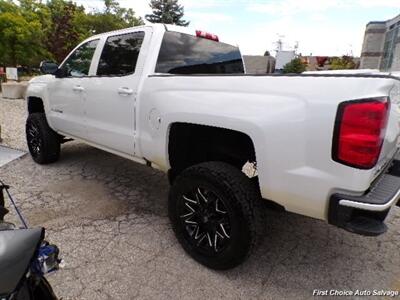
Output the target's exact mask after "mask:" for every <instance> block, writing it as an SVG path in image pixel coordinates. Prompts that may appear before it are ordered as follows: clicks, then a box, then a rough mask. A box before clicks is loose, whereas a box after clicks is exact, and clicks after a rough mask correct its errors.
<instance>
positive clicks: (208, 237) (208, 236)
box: [207, 232, 213, 247]
mask: <svg viewBox="0 0 400 300" xmlns="http://www.w3.org/2000/svg"><path fill="white" fill-rule="evenodd" d="M207 239H208V244H209V245H210V247H212V246H213V245H212V242H211V237H210V234H209V233H208V232H207Z"/></svg>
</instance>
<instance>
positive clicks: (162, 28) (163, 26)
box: [87, 23, 237, 46]
mask: <svg viewBox="0 0 400 300" xmlns="http://www.w3.org/2000/svg"><path fill="white" fill-rule="evenodd" d="M149 27H150V28H153V29H155V31H159V32H163V31H165V30H166V31H174V32H180V33H184V34H190V35H193V36H195V35H196V30H201V29H200V28H197V29H195V28H193V27H183V26H177V25H170V24H161V23H158V24H146V25H141V26H135V27H128V28H124V29H119V30H113V31H108V32H104V33H100V34H96V35H93V36H91V37H90V38H88V39H87V40H90V39H94V38H99V37H103V36H108V35H110V34H124V33H128V32H130V31H131V30H132V29H140V28H149ZM211 33H213V34H216V35H218V34H217V33H214V32H211ZM219 41H220V42H222V43H226V44H231V45H236V46H237V43H235V42H232V41H225V40H221V39H219Z"/></svg>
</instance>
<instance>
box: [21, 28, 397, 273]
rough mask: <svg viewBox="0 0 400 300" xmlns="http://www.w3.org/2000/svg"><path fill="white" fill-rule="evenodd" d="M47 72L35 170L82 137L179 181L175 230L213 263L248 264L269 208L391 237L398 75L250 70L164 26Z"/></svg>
mask: <svg viewBox="0 0 400 300" xmlns="http://www.w3.org/2000/svg"><path fill="white" fill-rule="evenodd" d="M42 70H43V72H45V73H48V75H44V76H40V77H37V78H34V79H33V80H31V81H30V84H29V87H28V90H27V94H26V98H27V102H28V112H29V116H28V119H27V123H26V133H27V143H28V147H29V151H30V153H31V155H32V158H33V159H34V161H36V162H37V163H39V164H47V163H52V162H55V161H57V160H58V159H59V156H60V144H62V143H63V142H64V141H65V140H66V139H68V138H72V139H75V140H79V141H83V142H85V143H87V144H89V145H92V146H94V147H97V148H99V149H103V150H105V151H108V152H111V153H114V154H116V155H119V156H122V157H125V158H127V159H131V160H133V161H136V162H139V163H142V164H147V165H148V166H151V167H156V168H158V169H161V170H162V171H165V172H167V173H168V176H169V180H170V182H171V185H172V187H171V190H170V195H169V216H170V219H171V222H172V225H173V229H174V231H175V234H176V236H177V238H178V240H179V242H180V243H181V245H182V246H183V248H184V249H185V250H186V251H187V252H188V253H189V254H190V255H191V256H192V257H193V258H194V259H196V260H197V261H199V262H200V263H202V264H204V265H206V266H208V267H210V268H214V269H228V268H232V267H235V266H237V265H238V264H240V263H241V262H242V261H244V260H245V258H246V257H247V256H248V255H249V253H250V252H251V250H252V249H253V248H254V245H255V244H256V241H257V238H258V237H259V236H260V231H259V230H260V226H259V221H260V219H261V218H262V217H260V216H259V212H260V209H259V204H260V203H261V202H262V201H265V202H272V203H274V204H275V205H276V206H279V207H280V208H282V209H285V210H287V211H290V212H294V213H298V214H301V215H304V216H309V217H312V218H317V219H321V220H324V221H326V222H328V223H330V224H332V225H335V226H338V227H341V228H343V229H345V230H347V231H351V232H355V233H358V234H362V235H379V234H382V233H383V232H385V230H386V226H385V224H384V219H385V217H386V216H387V214H388V212H389V210H390V209H391V207H392V206H394V205H395V204H396V202H397V201H398V198H399V193H400V177H399V171H398V166H399V160H398V158H396V155H397V153H398V141H399V133H400V130H399V117H400V113H399V102H400V80H399V78H398V77H394V76H390V75H388V74H352V73H347V74H297V75H290V74H289V75H273V74H272V75H271V74H266V75H249V74H245V66H244V65H243V62H242V57H241V54H240V51H239V49H238V48H237V47H236V46H232V45H230V44H227V43H224V42H222V41H220V40H219V38H218V37H217V36H215V35H213V34H209V33H205V32H202V31H191V30H190V29H186V28H181V27H174V26H169V25H161V24H158V25H145V26H141V27H135V28H129V29H124V30H120V31H113V32H109V33H104V34H101V35H96V36H93V37H91V38H89V39H87V40H85V41H84V42H82V43H81V44H79V45H78V46H77V47H76V48H75V49H74V50H73V51H72V52H71V54H69V55H68V57H67V58H66V59H65V60H64V61H63V62H62V64H61V65H60V66H58V65H56V64H54V63H49V62H46V63H43V64H42ZM261 199H263V200H261Z"/></svg>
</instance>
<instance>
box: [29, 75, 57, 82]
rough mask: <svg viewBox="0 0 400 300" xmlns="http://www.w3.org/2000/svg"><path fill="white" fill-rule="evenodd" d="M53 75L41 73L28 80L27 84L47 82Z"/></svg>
mask: <svg viewBox="0 0 400 300" xmlns="http://www.w3.org/2000/svg"><path fill="white" fill-rule="evenodd" d="M54 78H55V77H54V75H41V76H36V77H34V78H32V79H31V80H29V84H32V83H47V82H49V81H52V80H53V79H54Z"/></svg>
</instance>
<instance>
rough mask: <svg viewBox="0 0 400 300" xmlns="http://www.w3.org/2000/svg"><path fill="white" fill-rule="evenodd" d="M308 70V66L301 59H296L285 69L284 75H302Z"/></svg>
mask: <svg viewBox="0 0 400 300" xmlns="http://www.w3.org/2000/svg"><path fill="white" fill-rule="evenodd" d="M305 70H306V65H305V64H304V63H303V62H302V61H301V59H300V58H295V59H293V60H292V61H291V62H289V63H287V64H286V65H285V66H284V67H283V73H285V74H287V73H302V72H304V71H305Z"/></svg>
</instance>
